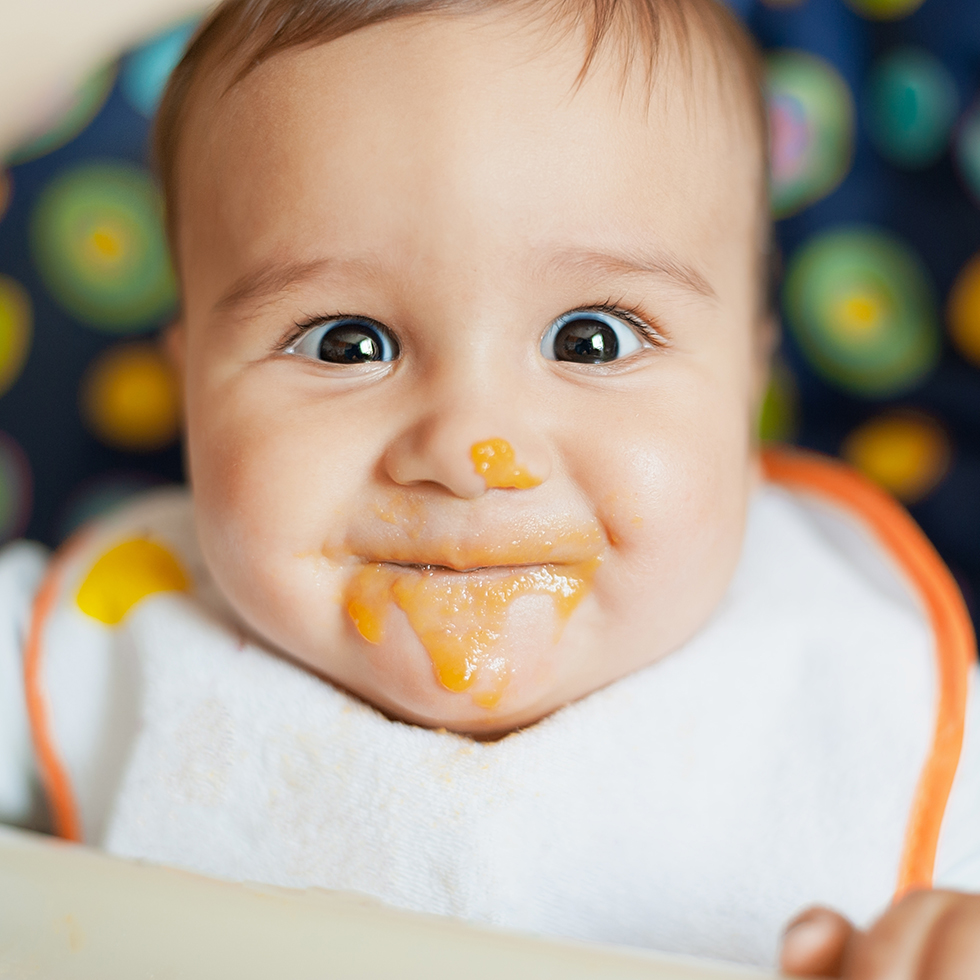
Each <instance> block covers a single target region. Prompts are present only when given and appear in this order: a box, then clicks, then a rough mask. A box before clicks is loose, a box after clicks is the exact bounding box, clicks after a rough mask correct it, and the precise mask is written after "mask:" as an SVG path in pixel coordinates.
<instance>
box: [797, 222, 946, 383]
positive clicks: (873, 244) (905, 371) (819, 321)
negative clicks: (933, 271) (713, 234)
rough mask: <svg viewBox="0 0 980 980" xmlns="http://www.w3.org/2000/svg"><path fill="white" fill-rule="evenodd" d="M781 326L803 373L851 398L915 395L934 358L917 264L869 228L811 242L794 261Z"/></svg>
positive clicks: (926, 287)
mask: <svg viewBox="0 0 980 980" xmlns="http://www.w3.org/2000/svg"><path fill="white" fill-rule="evenodd" d="M784 301H785V311H786V321H787V326H788V327H789V330H790V333H791V334H792V336H793V338H794V339H795V340H796V342H797V344H798V345H799V347H800V349H801V351H802V352H803V354H804V355H805V356H806V358H807V360H808V361H809V363H810V365H811V366H812V367H813V368H814V370H815V371H816V372H817V373H818V374H820V375H821V376H822V377H823V378H825V379H826V380H827V381H829V382H831V383H832V384H835V385H837V386H838V387H840V388H843V389H844V390H845V391H849V392H851V393H853V394H857V395H863V396H865V397H868V398H884V397H890V396H893V395H897V394H901V393H902V392H906V391H909V390H911V389H912V388H914V387H916V386H917V385H918V384H919V383H920V382H921V381H922V380H923V379H924V378H925V377H926V375H928V374H929V373H930V372H931V371H932V369H933V368H934V367H935V366H936V362H937V361H938V359H939V355H940V352H941V340H940V331H939V312H938V305H937V301H936V297H935V294H934V291H933V288H932V285H931V282H930V280H929V275H928V273H927V271H926V269H925V266H924V265H923V263H922V261H921V259H920V258H919V257H918V256H917V255H916V254H915V253H914V252H913V251H912V250H911V249H910V248H909V247H908V246H907V245H905V244H904V243H903V242H902V241H900V240H899V239H897V238H895V237H894V236H892V235H890V234H888V233H886V232H883V231H879V230H876V229H873V228H847V229H839V230H834V231H830V232H825V233H823V234H820V235H817V236H816V237H814V238H812V239H811V240H810V241H809V242H807V243H806V244H805V245H804V246H803V247H802V248H801V249H800V250H799V251H798V252H797V253H796V255H794V256H793V259H792V261H791V262H790V264H789V268H788V270H787V276H786V285H785V295H784Z"/></svg>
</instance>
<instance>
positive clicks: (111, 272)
mask: <svg viewBox="0 0 980 980" xmlns="http://www.w3.org/2000/svg"><path fill="white" fill-rule="evenodd" d="M162 215H163V209H162V204H161V201H160V195H159V193H158V191H157V189H156V186H155V184H154V183H153V181H152V179H151V178H150V176H149V174H147V173H146V172H145V171H143V170H141V169H139V168H138V167H134V166H132V165H129V164H121V163H95V164H84V165H82V166H79V167H76V168H73V169H71V170H68V171H65V172H63V173H61V174H59V175H58V176H57V177H55V179H54V180H53V181H52V182H51V183H50V184H48V185H47V186H46V187H45V188H44V190H43V191H42V192H41V194H40V196H39V198H38V200H37V203H36V205H35V207H34V212H33V214H32V215H31V223H30V244H31V250H32V252H33V255H34V262H35V265H36V267H37V270H38V272H39V273H40V275H41V278H42V279H43V280H44V284H45V285H46V286H47V287H48V290H49V291H50V293H51V295H52V296H53V297H54V298H55V299H56V300H57V301H58V302H59V303H60V304H61V305H62V306H63V307H64V308H65V309H66V310H67V311H68V313H70V314H71V315H72V316H74V317H76V318H77V319H79V320H81V321H82V322H83V323H87V324H89V325H90V326H93V327H95V328H97V329H99V330H105V331H107V332H109V333H131V332H134V331H141V330H149V329H152V328H153V327H155V326H157V325H158V324H159V321H160V319H161V318H162V317H164V316H166V315H167V314H169V313H170V312H171V311H172V310H173V308H174V303H175V296H176V290H175V285H174V278H173V273H172V271H171V267H170V261H169V257H168V255H167V244H166V240H165V236H164V232H163V222H162Z"/></svg>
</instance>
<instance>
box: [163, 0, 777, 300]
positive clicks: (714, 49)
mask: <svg viewBox="0 0 980 980" xmlns="http://www.w3.org/2000/svg"><path fill="white" fill-rule="evenodd" d="M504 6H509V7H513V8H520V9H523V10H525V11H528V12H532V13H535V12H537V11H540V12H541V13H543V14H549V15H551V16H552V17H554V18H555V20H556V22H558V23H563V24H565V25H566V26H569V27H579V26H582V27H584V28H585V33H586V53H585V58H584V61H583V65H582V70H581V72H580V76H579V77H580V81H581V79H582V78H584V76H585V74H586V73H587V72H588V70H589V68H590V66H591V64H592V62H593V60H594V59H595V57H596V54H597V53H598V51H599V49H600V48H601V47H602V45H603V44H604V43H605V42H606V40H607V39H608V38H609V37H610V35H614V36H615V37H616V38H617V39H618V40H619V41H621V42H622V44H623V48H624V53H623V58H624V63H625V64H626V65H627V66H628V65H629V64H630V63H631V62H632V60H633V58H634V56H635V54H636V52H637V49H638V47H639V49H640V50H642V51H643V52H644V53H645V54H646V55H647V62H648V74H649V75H651V76H652V74H653V70H654V67H655V62H656V54H657V51H658V48H659V46H660V43H661V41H662V38H663V36H664V34H665V33H668V35H669V36H672V37H674V38H675V39H676V40H677V41H678V48H679V50H680V51H681V53H682V54H685V53H687V54H689V53H690V51H691V43H690V42H691V37H692V34H698V35H699V36H701V37H703V38H705V39H706V40H707V42H708V45H707V47H708V52H709V55H711V56H712V60H713V66H714V69H715V71H716V74H717V76H718V81H719V88H720V90H721V92H722V94H723V95H726V96H728V97H731V95H732V94H733V93H734V96H735V98H736V99H738V100H739V105H738V106H737V107H736V109H735V113H736V115H741V116H742V117H743V118H744V117H745V116H746V115H747V116H748V117H749V121H750V124H751V127H752V129H753V130H754V132H753V134H752V135H753V136H754V137H757V138H758V139H759V141H760V149H761V152H760V155H761V158H762V160H763V162H764V161H765V159H766V158H767V152H766V151H767V147H768V112H767V109H766V102H765V96H764V94H763V82H762V78H763V72H762V63H761V58H760V57H759V53H758V50H757V48H756V46H755V44H754V42H753V41H752V40H751V38H750V36H749V35H748V33H747V32H746V31H745V29H744V28H743V27H742V26H741V24H740V23H739V22H738V20H737V19H736V18H735V16H734V15H733V14H732V13H730V12H729V10H728V8H727V7H725V6H724V4H723V3H722V2H721V0H224V2H223V3H221V4H219V6H218V7H217V8H216V9H215V10H214V11H213V12H212V13H211V15H210V16H209V17H208V18H207V19H206V20H205V21H204V22H203V23H202V25H201V26H200V28H199V29H198V31H197V33H196V34H195V36H194V38H193V40H192V42H191V44H190V46H189V47H188V49H187V51H186V52H185V54H184V57H183V59H182V60H181V62H180V64H179V65H178V66H177V68H176V69H175V71H174V72H173V74H172V75H171V78H170V82H169V84H168V86H167V89H166V91H165V93H164V96H163V99H162V101H161V104H160V109H159V112H158V114H157V118H156V125H155V130H154V148H153V149H154V159H155V163H156V168H157V171H158V174H159V177H160V181H161V183H162V186H163V194H164V202H165V207H166V222H167V229H168V233H169V235H170V240H171V244H172V245H174V244H175V242H176V238H175V235H174V230H175V226H176V217H177V216H176V208H177V193H176V192H177V170H178V157H179V153H180V138H181V133H182V131H183V130H184V128H185V124H186V120H187V115H188V112H189V110H190V107H191V106H192V104H193V101H194V100H193V93H194V89H195V87H197V86H199V85H200V84H201V82H202V80H204V79H211V80H212V81H215V82H216V83H217V84H219V85H220V84H224V85H225V87H226V90H227V89H230V88H232V87H233V86H234V85H235V84H237V83H238V82H239V81H241V80H242V79H243V78H245V77H246V76H247V75H248V74H249V73H250V72H251V71H253V70H254V69H255V68H257V67H259V65H261V64H262V63H263V62H265V61H267V60H268V59H269V58H271V57H273V56H274V55H276V54H278V53H280V52H282V51H286V50H288V49H290V48H297V47H304V46H313V45H319V44H324V43H326V42H328V41H333V40H336V39H338V38H340V37H343V36H344V35H346V34H350V33H352V32H354V31H357V30H360V29H361V28H363V27H368V26H370V25H373V24H380V23H383V22H385V21H390V20H395V19H397V18H400V17H409V16H420V15H425V14H447V15H451V14H465V13H473V12H478V11H483V10H489V9H492V8H493V7H504ZM637 41H639V46H638V44H637ZM733 73H734V76H735V77H734V78H732V75H733ZM733 83H734V84H733ZM746 99H747V110H748V111H747V112H746ZM758 193H759V198H760V215H761V216H762V217H761V228H760V239H761V240H760V252H761V253H764V254H761V255H760V260H761V266H762V268H761V269H760V276H761V280H762V282H763V293H765V292H766V285H765V284H766V283H767V280H768V261H769V260H768V234H769V226H770V220H769V202H768V186H767V181H766V175H765V169H764V166H762V165H761V166H760V186H759V188H758ZM175 264H176V263H175ZM763 302H766V300H765V299H763Z"/></svg>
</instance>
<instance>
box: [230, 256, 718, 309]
mask: <svg viewBox="0 0 980 980" xmlns="http://www.w3.org/2000/svg"><path fill="white" fill-rule="evenodd" d="M545 268H546V269H547V268H551V269H558V270H565V271H567V270H569V269H570V270H571V271H573V272H574V273H576V274H578V275H581V274H583V273H585V274H590V273H591V274H592V275H600V276H630V275H644V276H656V277H658V278H660V279H665V280H667V281H668V282H672V283H673V284H674V285H677V286H680V287H681V288H683V289H685V290H687V291H689V292H694V293H698V294H699V295H701V296H704V297H706V298H708V299H717V298H718V297H717V294H716V293H715V291H714V289H713V288H712V287H711V284H710V283H709V282H708V280H707V279H706V278H705V277H704V276H703V275H702V274H701V273H700V272H699V271H698V270H697V269H696V268H695V267H694V266H693V265H690V264H688V263H686V262H682V261H680V260H679V259H677V258H676V257H675V256H673V255H670V254H669V253H666V252H659V251H638V250H637V251H633V250H625V251H615V252H606V251H599V250H595V249H565V250H562V251H560V252H558V253H557V254H555V255H551V256H550V257H549V258H548V260H547V262H546V263H545ZM328 272H329V273H335V274H344V273H351V272H357V273H359V274H361V275H362V276H378V275H380V274H381V269H380V266H379V264H378V263H377V262H375V261H372V260H370V259H365V258H352V259H336V258H324V259H315V260H313V261H311V262H282V263H275V262H273V263H268V264H265V265H263V266H260V267H259V268H258V269H255V270H253V271H251V272H248V273H246V274H245V275H244V276H242V277H240V278H239V279H237V280H236V281H235V282H234V283H233V284H232V286H231V288H230V289H228V291H227V292H225V293H224V294H223V295H222V296H221V298H220V299H219V300H218V301H217V303H215V304H214V308H213V310H214V312H215V313H226V312H228V311H230V310H234V309H237V308H238V307H240V306H243V305H245V304H246V303H250V302H254V301H258V305H259V306H261V305H262V301H265V300H268V299H270V298H271V297H274V296H278V295H279V294H281V293H283V292H286V291H287V290H288V289H290V288H292V287H293V286H298V285H301V284H303V283H305V282H309V281H310V280H312V279H316V278H318V277H320V276H322V275H324V274H325V273H328Z"/></svg>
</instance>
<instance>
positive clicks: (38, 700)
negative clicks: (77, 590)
mask: <svg viewBox="0 0 980 980" xmlns="http://www.w3.org/2000/svg"><path fill="white" fill-rule="evenodd" d="M87 538H88V535H87V534H85V532H82V533H81V534H79V535H78V536H76V537H74V538H72V539H71V540H69V541H68V543H67V544H65V545H64V546H62V548H61V549H60V550H59V551H58V553H57V554H56V555H55V556H54V558H53V559H52V560H51V565H50V566H49V568H48V571H47V574H46V575H45V576H44V580H43V581H42V582H41V588H40V589H38V592H37V595H36V596H35V597H34V605H33V606H32V607H31V623H30V628H29V630H28V633H27V643H26V644H25V646H24V695H25V701H26V703H27V718H28V721H29V723H30V726H31V738H32V740H33V742H34V754H35V756H36V758H37V765H38V770H39V772H40V776H41V785H42V786H43V787H44V792H45V795H46V797H47V800H48V808H49V810H50V812H51V823H52V829H53V830H54V832H55V834H56V835H57V836H58V837H63V838H64V839H65V840H71V841H77V842H79V843H80V842H81V840H82V821H81V815H80V813H79V809H78V802H77V800H76V799H75V791H74V789H73V787H72V784H71V777H70V776H69V775H68V769H67V767H66V766H65V764H64V762H63V761H62V759H61V754H60V753H59V751H58V745H57V742H56V741H55V738H54V733H53V731H52V729H51V711H50V708H49V705H48V697H47V692H46V691H45V688H44V680H43V677H42V672H43V667H44V632H45V628H46V627H47V624H48V620H49V619H50V618H51V614H52V613H53V612H54V610H55V607H56V606H57V603H58V598H59V597H60V595H61V592H62V585H63V580H64V575H65V568H66V566H67V565H68V562H69V561H70V560H71V559H72V558H74V557H75V554H76V553H77V551H78V550H79V548H80V546H81V545H82V544H83V542H84V541H85V540H86V539H87Z"/></svg>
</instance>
